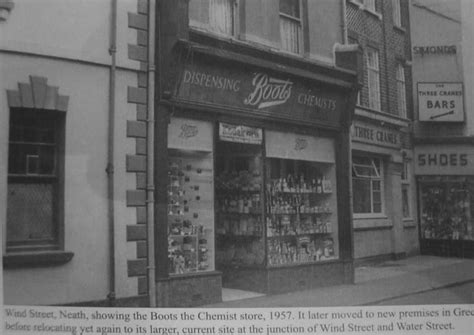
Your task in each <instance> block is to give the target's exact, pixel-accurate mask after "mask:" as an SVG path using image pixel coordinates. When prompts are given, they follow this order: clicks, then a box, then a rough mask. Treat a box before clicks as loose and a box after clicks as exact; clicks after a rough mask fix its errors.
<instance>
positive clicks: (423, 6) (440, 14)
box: [413, 2, 461, 24]
mask: <svg viewBox="0 0 474 335" xmlns="http://www.w3.org/2000/svg"><path fill="white" fill-rule="evenodd" d="M413 6H415V7H418V8H421V9H424V10H426V11H428V12H431V13H433V14H435V15H438V16H441V17H442V18H445V19H448V20H451V21H454V22H456V23H459V24H460V23H461V21H460V20H456V19H453V18H452V17H450V16H448V15H446V14H443V13H440V12H438V11H436V10H434V9H432V8H430V7H427V6H425V5H421V4H419V3H416V2H413Z"/></svg>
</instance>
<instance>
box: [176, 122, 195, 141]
mask: <svg viewBox="0 0 474 335" xmlns="http://www.w3.org/2000/svg"><path fill="white" fill-rule="evenodd" d="M198 132H199V130H198V127H197V126H193V125H189V124H183V125H182V126H181V134H179V137H180V138H190V137H194V136H196V135H197V134H198Z"/></svg>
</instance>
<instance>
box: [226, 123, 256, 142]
mask: <svg viewBox="0 0 474 335" xmlns="http://www.w3.org/2000/svg"><path fill="white" fill-rule="evenodd" d="M219 139H220V140H222V141H228V142H238V143H247V144H262V139H263V133H262V129H261V128H254V127H247V126H241V125H239V126H237V125H233V124H228V123H219Z"/></svg>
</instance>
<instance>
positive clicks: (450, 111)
mask: <svg viewBox="0 0 474 335" xmlns="http://www.w3.org/2000/svg"><path fill="white" fill-rule="evenodd" d="M418 106H419V108H418V111H419V119H420V121H430V122H457V121H464V106H463V87H462V84H461V83H418Z"/></svg>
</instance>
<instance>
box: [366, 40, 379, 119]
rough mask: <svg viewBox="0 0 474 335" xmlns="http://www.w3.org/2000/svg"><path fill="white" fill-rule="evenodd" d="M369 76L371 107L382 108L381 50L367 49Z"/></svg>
mask: <svg viewBox="0 0 474 335" xmlns="http://www.w3.org/2000/svg"><path fill="white" fill-rule="evenodd" d="M366 56H367V78H368V86H369V108H372V109H375V110H380V70H379V52H378V51H377V50H375V49H372V48H368V49H367V53H366Z"/></svg>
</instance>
